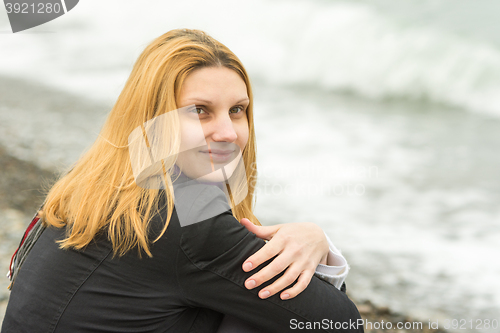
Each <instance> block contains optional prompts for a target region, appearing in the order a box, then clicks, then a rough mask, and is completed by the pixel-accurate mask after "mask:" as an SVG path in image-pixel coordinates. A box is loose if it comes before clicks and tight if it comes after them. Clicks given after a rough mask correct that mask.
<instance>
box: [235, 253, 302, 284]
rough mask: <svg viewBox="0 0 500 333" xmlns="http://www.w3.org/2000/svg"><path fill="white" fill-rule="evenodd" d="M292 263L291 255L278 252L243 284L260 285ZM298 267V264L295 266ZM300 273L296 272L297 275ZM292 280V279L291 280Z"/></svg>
mask: <svg viewBox="0 0 500 333" xmlns="http://www.w3.org/2000/svg"><path fill="white" fill-rule="evenodd" d="M292 263H293V257H292V256H290V255H287V254H284V253H283V254H280V255H279V256H277V257H276V258H274V260H273V261H272V262H271V263H269V264H268V265H267V266H265V267H264V268H262V269H261V270H260V271H259V272H257V273H255V274H254V275H252V276H251V277H249V278H248V279H247V280H246V281H245V286H246V287H247V288H248V289H252V288H255V287H258V286H260V285H261V284H263V283H264V282H266V281H269V280H270V279H272V278H273V277H275V276H276V275H278V274H279V273H281V272H283V271H284V270H285V269H287V268H288V267H289V266H291V264H292ZM297 267H300V266H297ZM299 273H300V271H299V272H297V275H298V274H299ZM292 282H293V281H292Z"/></svg>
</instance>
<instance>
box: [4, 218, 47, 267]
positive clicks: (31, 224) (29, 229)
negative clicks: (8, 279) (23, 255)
mask: <svg viewBox="0 0 500 333" xmlns="http://www.w3.org/2000/svg"><path fill="white" fill-rule="evenodd" d="M39 219H40V217H38V215H37V216H35V217H34V218H33V220H32V221H31V223H30V225H29V226H28V228H26V231H25V232H24V236H23V239H22V240H21V244H19V246H18V247H17V249H16V251H15V252H14V254H13V255H12V258H11V259H10V265H9V274H10V276H12V263H13V262H14V257H15V256H16V253H17V251H19V248H20V247H21V246H22V245H23V244H24V241H25V240H26V237H28V235H29V233H30V231H31V229H33V227H34V226H35V224H36V223H37V222H38V220H39Z"/></svg>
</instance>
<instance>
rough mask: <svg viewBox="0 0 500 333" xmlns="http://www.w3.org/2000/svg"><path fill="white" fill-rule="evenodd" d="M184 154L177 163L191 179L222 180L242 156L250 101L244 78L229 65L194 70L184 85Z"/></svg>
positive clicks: (181, 117) (180, 114)
mask: <svg viewBox="0 0 500 333" xmlns="http://www.w3.org/2000/svg"><path fill="white" fill-rule="evenodd" d="M177 102H178V106H179V108H183V107H186V106H189V105H193V104H194V105H195V108H187V110H188V111H185V112H180V113H179V116H180V117H179V119H180V124H181V149H180V151H181V153H180V154H179V156H178V158H177V162H176V164H177V165H178V166H179V167H180V168H181V170H182V171H183V172H184V174H186V176H188V177H189V178H192V179H201V180H206V181H223V180H224V179H227V178H228V177H230V176H231V174H232V172H233V171H234V169H235V167H236V165H237V164H238V162H239V160H240V159H241V153H242V152H243V150H244V148H245V146H246V144H247V141H248V136H249V130H248V118H247V113H246V111H247V107H248V104H249V102H250V100H249V98H248V94H247V87H246V84H245V82H244V81H243V79H242V78H241V77H240V76H239V75H238V73H236V72H235V71H234V70H232V69H229V68H226V67H205V68H200V69H196V70H194V71H193V72H191V73H190V74H189V75H188V76H187V77H186V79H185V80H184V83H183V85H182V87H181V91H180V95H179V97H178V101H177Z"/></svg>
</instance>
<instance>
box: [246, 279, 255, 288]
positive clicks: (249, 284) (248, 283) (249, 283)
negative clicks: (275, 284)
mask: <svg viewBox="0 0 500 333" xmlns="http://www.w3.org/2000/svg"><path fill="white" fill-rule="evenodd" d="M255 285H256V283H255V280H248V281H247V288H248V289H252V288H253V287H255Z"/></svg>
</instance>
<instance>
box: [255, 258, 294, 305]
mask: <svg viewBox="0 0 500 333" xmlns="http://www.w3.org/2000/svg"><path fill="white" fill-rule="evenodd" d="M301 272H302V269H301V268H300V265H291V266H290V267H288V268H287V270H286V271H285V274H283V275H282V276H281V277H280V278H279V279H277V280H276V281H274V282H273V283H272V284H270V285H269V286H267V287H265V288H263V289H262V290H261V291H260V292H259V297H260V298H267V297H271V296H273V295H274V294H276V293H278V292H280V291H282V290H283V289H285V288H286V287H288V286H290V285H291V284H292V283H294V282H295V281H297V278H298V277H299V276H300V274H301Z"/></svg>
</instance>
